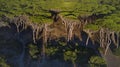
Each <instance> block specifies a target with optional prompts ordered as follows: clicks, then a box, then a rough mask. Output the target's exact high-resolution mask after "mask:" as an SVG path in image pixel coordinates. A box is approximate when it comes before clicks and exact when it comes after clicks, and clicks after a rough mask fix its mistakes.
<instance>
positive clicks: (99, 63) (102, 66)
mask: <svg viewBox="0 0 120 67" xmlns="http://www.w3.org/2000/svg"><path fill="white" fill-rule="evenodd" d="M89 64H90V67H106V63H105V60H104V59H103V58H102V57H99V56H92V57H91V58H90V60H89Z"/></svg>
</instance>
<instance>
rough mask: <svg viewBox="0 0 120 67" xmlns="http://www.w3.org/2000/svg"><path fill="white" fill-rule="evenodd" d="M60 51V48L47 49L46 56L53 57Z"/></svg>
mask: <svg viewBox="0 0 120 67" xmlns="http://www.w3.org/2000/svg"><path fill="white" fill-rule="evenodd" d="M57 51H58V48H55V47H50V48H47V49H46V54H47V55H48V56H52V55H55V53H56V52H57Z"/></svg>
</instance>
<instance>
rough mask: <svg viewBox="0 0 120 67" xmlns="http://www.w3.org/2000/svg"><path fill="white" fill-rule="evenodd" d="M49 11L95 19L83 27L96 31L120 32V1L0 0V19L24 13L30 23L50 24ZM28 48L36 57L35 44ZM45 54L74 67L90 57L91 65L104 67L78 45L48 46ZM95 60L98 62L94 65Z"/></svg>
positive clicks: (101, 62) (98, 58) (66, 15)
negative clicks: (70, 63)
mask: <svg viewBox="0 0 120 67" xmlns="http://www.w3.org/2000/svg"><path fill="white" fill-rule="evenodd" d="M49 10H58V11H60V14H61V15H62V16H64V17H69V18H72V19H73V18H74V19H77V18H78V17H82V18H86V17H87V18H86V20H87V19H90V18H91V17H92V16H94V17H95V19H94V21H92V24H88V25H87V26H86V28H89V29H94V30H96V29H99V28H101V27H105V28H109V29H111V30H113V31H116V32H119V31H120V29H119V28H120V12H119V11H120V0H34V1H33V0H6V1H5V0H0V18H1V17H2V16H3V15H6V16H8V17H11V18H12V17H14V16H19V15H21V14H25V15H28V16H29V17H30V19H31V21H32V22H37V23H44V22H52V19H51V18H50V16H51V13H50V12H49ZM89 17H90V18H89ZM91 20H93V19H91ZM29 49H30V51H29V53H30V55H31V56H32V58H36V57H37V56H36V54H37V53H40V51H38V48H37V47H36V46H34V45H30V46H29ZM45 51H46V54H47V55H48V57H51V58H52V57H54V59H55V57H57V59H58V58H60V59H62V60H63V59H64V60H65V61H70V62H72V63H73V64H74V66H76V65H75V64H76V63H79V62H81V60H82V61H84V60H85V58H84V57H86V56H87V55H89V54H90V55H89V58H88V59H90V62H89V63H92V64H91V65H93V64H98V65H100V64H101V65H104V61H103V60H100V59H101V58H100V57H91V55H92V54H91V52H94V51H92V50H91V49H88V48H83V47H81V46H79V45H65V44H63V43H62V44H61V43H59V44H58V45H56V46H53V45H48V46H47V47H46V50H45ZM61 56H62V57H61ZM90 57H91V58H90ZM81 58H83V59H81ZM94 59H95V60H96V59H97V60H100V61H98V62H97V61H94Z"/></svg>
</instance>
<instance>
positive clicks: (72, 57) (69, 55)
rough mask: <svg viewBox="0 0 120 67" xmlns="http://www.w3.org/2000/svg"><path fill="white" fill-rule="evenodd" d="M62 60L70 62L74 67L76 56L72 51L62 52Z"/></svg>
mask: <svg viewBox="0 0 120 67" xmlns="http://www.w3.org/2000/svg"><path fill="white" fill-rule="evenodd" d="M64 59H65V61H71V62H72V63H73V66H74V67H76V59H77V54H76V53H75V52H73V51H66V52H64Z"/></svg>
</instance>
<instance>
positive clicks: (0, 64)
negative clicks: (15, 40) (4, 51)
mask: <svg viewBox="0 0 120 67" xmlns="http://www.w3.org/2000/svg"><path fill="white" fill-rule="evenodd" d="M0 67H10V66H9V65H8V64H7V63H6V60H5V59H4V58H3V57H0Z"/></svg>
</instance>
